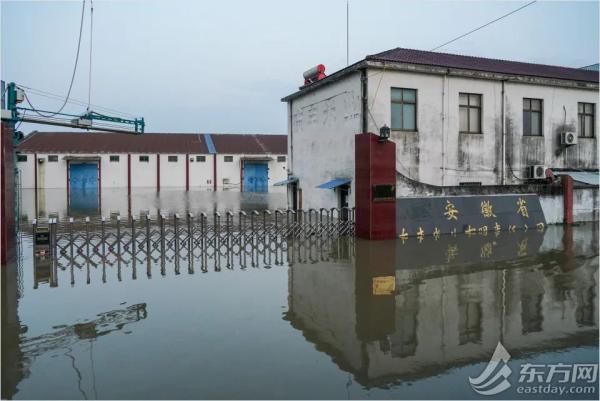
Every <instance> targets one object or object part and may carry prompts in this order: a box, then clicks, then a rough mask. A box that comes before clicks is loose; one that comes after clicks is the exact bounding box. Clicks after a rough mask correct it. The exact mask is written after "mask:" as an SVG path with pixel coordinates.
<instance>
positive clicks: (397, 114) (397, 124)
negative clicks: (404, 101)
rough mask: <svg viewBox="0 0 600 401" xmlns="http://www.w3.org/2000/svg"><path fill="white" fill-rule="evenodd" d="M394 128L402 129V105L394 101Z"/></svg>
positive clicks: (392, 122)
mask: <svg viewBox="0 0 600 401" xmlns="http://www.w3.org/2000/svg"><path fill="white" fill-rule="evenodd" d="M391 124H392V129H402V105H401V104H397V103H392V118H391Z"/></svg>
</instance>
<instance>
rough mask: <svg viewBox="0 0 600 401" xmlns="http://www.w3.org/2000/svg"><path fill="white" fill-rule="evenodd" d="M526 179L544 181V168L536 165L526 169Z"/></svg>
mask: <svg viewBox="0 0 600 401" xmlns="http://www.w3.org/2000/svg"><path fill="white" fill-rule="evenodd" d="M527 178H529V179H532V180H545V179H546V166H543V165H541V164H536V165H534V166H529V167H527Z"/></svg>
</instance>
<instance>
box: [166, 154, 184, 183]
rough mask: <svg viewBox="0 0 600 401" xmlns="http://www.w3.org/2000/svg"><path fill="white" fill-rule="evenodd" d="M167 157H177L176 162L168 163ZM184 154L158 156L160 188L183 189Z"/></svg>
mask: <svg viewBox="0 0 600 401" xmlns="http://www.w3.org/2000/svg"><path fill="white" fill-rule="evenodd" d="M169 156H177V161H176V162H170V161H169ZM185 162H186V156H185V154H175V153H173V154H161V155H160V187H161V188H169V187H185Z"/></svg>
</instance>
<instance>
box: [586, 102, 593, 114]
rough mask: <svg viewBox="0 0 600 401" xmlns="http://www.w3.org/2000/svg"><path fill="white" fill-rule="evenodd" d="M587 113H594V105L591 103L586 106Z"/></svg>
mask: <svg viewBox="0 0 600 401" xmlns="http://www.w3.org/2000/svg"><path fill="white" fill-rule="evenodd" d="M585 112H586V114H592V113H593V112H594V105H593V104H591V103H587V104H586V105H585Z"/></svg>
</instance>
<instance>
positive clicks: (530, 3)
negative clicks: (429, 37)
mask: <svg viewBox="0 0 600 401" xmlns="http://www.w3.org/2000/svg"><path fill="white" fill-rule="evenodd" d="M533 3H537V0H533V1H531V2H529V3H527V4H525V5H524V6H521V7H519V8H517V9H515V10H512V11H511V12H509V13H508V14H504V15H502V16H501V17H498V18H496V19H494V20H492V21H490V22H488V23H486V24H483V25H481V26H480V27H477V28H475V29H473V30H471V31H469V32H467V33H464V34H462V35H460V36H457V37H456V38H454V39H452V40H449V41H447V42H446V43H442V44H441V45H439V46H436V47H434V48H433V49H431V50H430V51H434V50H437V49H439V48H441V47H444V46H446V45H449V44H450V43H452V42H456V41H457V40H459V39H462V38H464V37H465V36H468V35H470V34H472V33H473V32H477V31H478V30H480V29H483V28H485V27H486V26H489V25H491V24H493V23H494V22H498V21H500V20H501V19H503V18H506V17H508V16H509V15H512V14H514V13H516V12H517V11H521V10H522V9H524V8H526V7H529V6H530V5H532V4H533Z"/></svg>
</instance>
